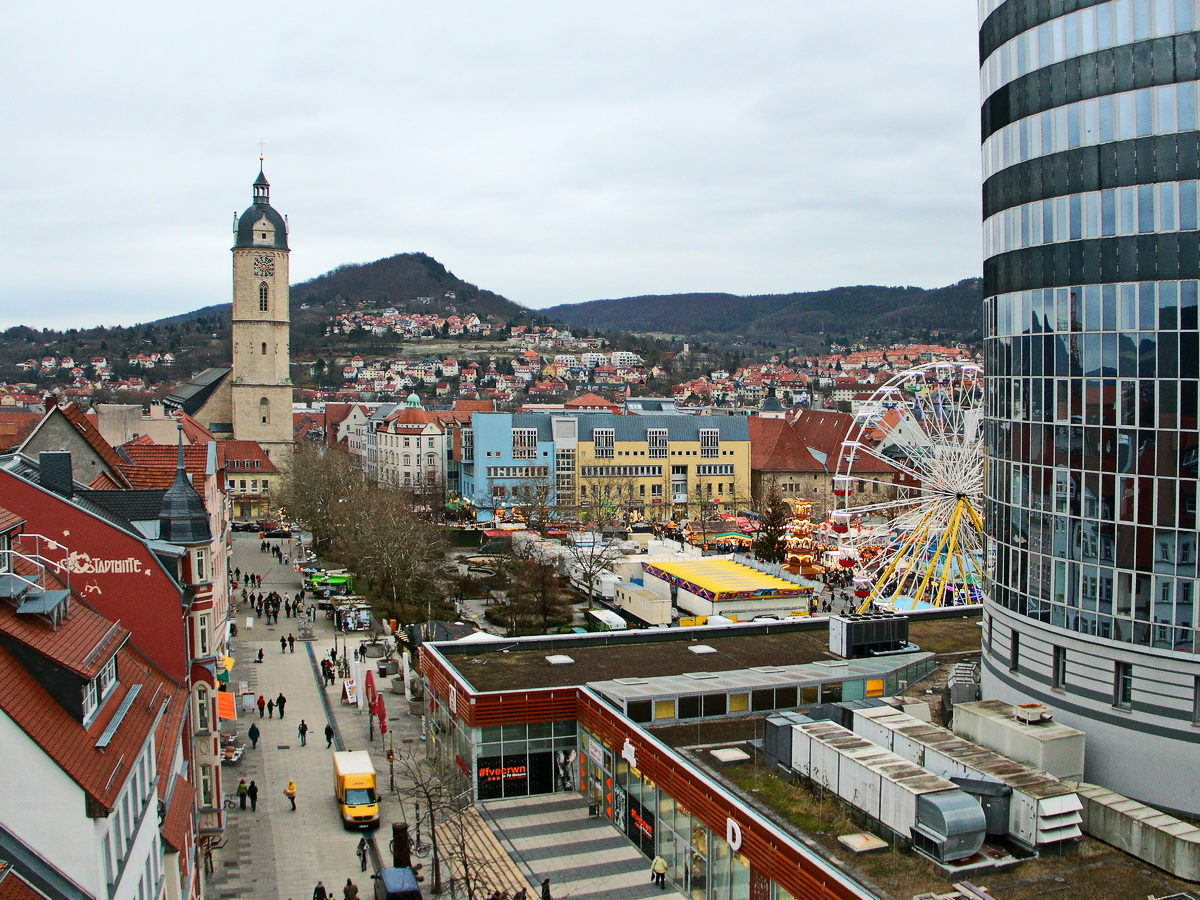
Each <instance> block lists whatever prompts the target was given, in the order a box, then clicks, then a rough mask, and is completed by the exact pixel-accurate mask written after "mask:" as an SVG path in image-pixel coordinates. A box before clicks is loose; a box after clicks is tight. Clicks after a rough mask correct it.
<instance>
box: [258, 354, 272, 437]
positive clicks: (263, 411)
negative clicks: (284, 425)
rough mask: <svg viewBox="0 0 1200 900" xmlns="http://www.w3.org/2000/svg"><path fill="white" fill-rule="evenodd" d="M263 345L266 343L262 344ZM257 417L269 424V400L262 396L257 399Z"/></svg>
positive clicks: (263, 422)
mask: <svg viewBox="0 0 1200 900" xmlns="http://www.w3.org/2000/svg"><path fill="white" fill-rule="evenodd" d="M263 346H264V347H265V346H266V344H263ZM258 417H259V419H261V420H262V424H264V425H270V424H271V401H270V400H268V399H267V398H266V397H263V398H262V399H261V400H259V401H258Z"/></svg>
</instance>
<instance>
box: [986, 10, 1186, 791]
mask: <svg viewBox="0 0 1200 900" xmlns="http://www.w3.org/2000/svg"><path fill="white" fill-rule="evenodd" d="M980 16H981V20H982V23H981V33H980V52H981V69H980V71H981V83H982V85H983V98H984V99H983V134H982V139H983V163H984V179H985V182H984V217H985V218H984V248H985V249H984V296H985V301H984V302H985V360H986V371H987V379H988V387H989V390H988V401H987V402H988V410H987V420H986V440H987V444H988V461H989V470H988V488H987V490H988V506H987V526H988V532H989V535H990V538H991V540H992V546H993V548H994V568H993V573H992V576H991V591H990V601H989V603H990V619H991V622H990V624H989V625H988V626H987V627H986V628H985V636H984V642H985V690H987V689H988V687H989V684H988V682H989V678H990V680H991V687H992V688H993V690H992V694H993V695H995V694H999V695H1004V698H1005V699H1010V698H1011V699H1020V698H1022V697H1023V698H1029V699H1039V700H1043V701H1045V702H1049V703H1051V704H1053V705H1055V706H1057V707H1059V708H1061V709H1065V710H1067V712H1068V715H1067V716H1066V717H1062V718H1064V721H1065V720H1068V719H1070V717H1071V714H1072V713H1073V714H1075V715H1076V716H1077V717H1078V718H1079V719H1081V720H1083V724H1079V725H1078V727H1082V728H1084V729H1085V730H1088V731H1089V738H1088V740H1089V747H1088V751H1089V758H1091V757H1092V754H1093V749H1094V748H1095V750H1096V751H1098V752H1099V753H1100V754H1103V752H1104V747H1105V740H1106V738H1105V733H1104V731H1105V729H1112V730H1114V731H1119V730H1120V729H1122V728H1126V729H1129V728H1132V729H1135V730H1138V731H1142V730H1143V728H1144V726H1145V724H1146V719H1145V718H1140V719H1139V717H1138V715H1137V714H1138V713H1139V712H1141V713H1143V714H1144V715H1145V716H1148V717H1150V718H1151V719H1152V720H1153V723H1154V724H1153V727H1152V728H1150V729H1149V733H1150V734H1152V735H1153V736H1154V737H1153V738H1152V739H1162V740H1165V741H1172V740H1178V741H1182V742H1189V743H1191V744H1192V746H1194V742H1195V740H1196V737H1195V735H1194V732H1195V728H1194V726H1193V724H1192V723H1193V722H1194V721H1196V720H1197V719H1198V718H1200V666H1198V665H1197V659H1196V657H1195V655H1194V654H1197V653H1200V641H1198V640H1197V636H1196V628H1197V621H1196V615H1195V605H1196V597H1195V594H1196V590H1197V584H1196V575H1197V569H1196V561H1197V549H1198V548H1197V537H1198V535H1197V521H1196V487H1197V452H1198V447H1200V440H1198V434H1197V413H1198V409H1197V404H1198V401H1200V397H1198V379H1200V335H1198V332H1197V324H1198V323H1197V305H1198V296H1200V235H1198V233H1197V224H1198V223H1197V205H1198V196H1197V188H1198V184H1200V136H1198V134H1197V121H1198V119H1200V109H1198V105H1197V104H1198V97H1200V90H1198V89H1197V86H1196V79H1197V77H1198V72H1197V50H1196V48H1197V39H1198V38H1200V35H1198V34H1197V33H1196V32H1195V31H1193V28H1194V26H1195V25H1196V24H1197V23H1198V22H1200V6H1198V5H1197V4H1196V3H1194V2H1193V0H1109V2H1088V0H1074V2H1072V0H1007V2H999V3H997V2H994V0H981V3H980ZM993 626H996V628H997V630H998V631H999V632H1003V634H993ZM989 672H990V673H991V674H990V676H989V674H988V673H989ZM1018 695H1019V696H1018ZM1114 711H1115V713H1117V714H1126V715H1127V714H1130V713H1132V714H1133V715H1132V716H1128V715H1127V717H1126V718H1124V719H1122V718H1121V717H1120V715H1114ZM1072 724H1074V723H1072ZM1093 728H1095V729H1096V730H1097V731H1098V732H1099V734H1098V737H1099V740H1098V741H1095V742H1093V738H1092V731H1093ZM1126 752H1127V751H1126ZM1091 765H1092V764H1091V763H1089V766H1091ZM1096 765H1097V766H1098V767H1099V769H1101V770H1103V769H1106V767H1105V766H1104V764H1103V761H1102V760H1101V761H1100V762H1098V763H1097V764H1096ZM1095 771H1096V769H1093V773H1094V772H1095ZM1109 786H1111V787H1115V788H1116V789H1117V790H1121V789H1122V785H1121V784H1116V785H1113V784H1110V785H1109ZM1124 787H1126V789H1127V790H1128V792H1129V793H1131V794H1132V795H1133V796H1140V797H1142V798H1148V799H1154V798H1153V796H1152V795H1153V794H1154V792H1153V791H1150V790H1148V789H1147V788H1146V785H1145V784H1132V785H1131V784H1127V785H1124ZM1175 799H1176V801H1177V802H1176V803H1175V804H1174V805H1175V806H1176V807H1177V808H1181V807H1188V806H1192V805H1194V804H1193V801H1192V800H1191V799H1190V798H1183V799H1184V800H1186V802H1180V798H1178V797H1176V798H1175ZM1198 802H1200V801H1198Z"/></svg>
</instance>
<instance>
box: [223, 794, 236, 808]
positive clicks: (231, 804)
mask: <svg viewBox="0 0 1200 900" xmlns="http://www.w3.org/2000/svg"><path fill="white" fill-rule="evenodd" d="M223 805H224V807H225V808H226V809H237V808H238V796H237V794H226V795H225V803H224V804H223Z"/></svg>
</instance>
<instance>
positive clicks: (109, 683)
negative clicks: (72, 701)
mask: <svg viewBox="0 0 1200 900" xmlns="http://www.w3.org/2000/svg"><path fill="white" fill-rule="evenodd" d="M116 686H117V658H116V657H115V656H114V657H112V658H111V659H110V660H109V661H108V662H106V663H105V664H104V667H103V668H102V669H101V670H100V672H99V673H98V674H97V675H96V677H95V678H93V679H92V680H91V681H89V682H88V683H87V685H86V686H85V687H84V689H83V723H84V726H85V727H86V726H87V725H88V724H89V723H90V722H91V720H92V718H93V717H94V716H95V715H96V713H97V712H98V711H99V710H100V707H102V706H103V705H104V701H105V700H107V699H108V695H109V694H111V693H112V691H113V688H115V687H116Z"/></svg>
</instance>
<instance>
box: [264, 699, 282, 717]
mask: <svg viewBox="0 0 1200 900" xmlns="http://www.w3.org/2000/svg"><path fill="white" fill-rule="evenodd" d="M267 718H268V719H273V718H275V701H274V700H268V701H267ZM279 718H281V719H282V718H283V716H280V717H279Z"/></svg>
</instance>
